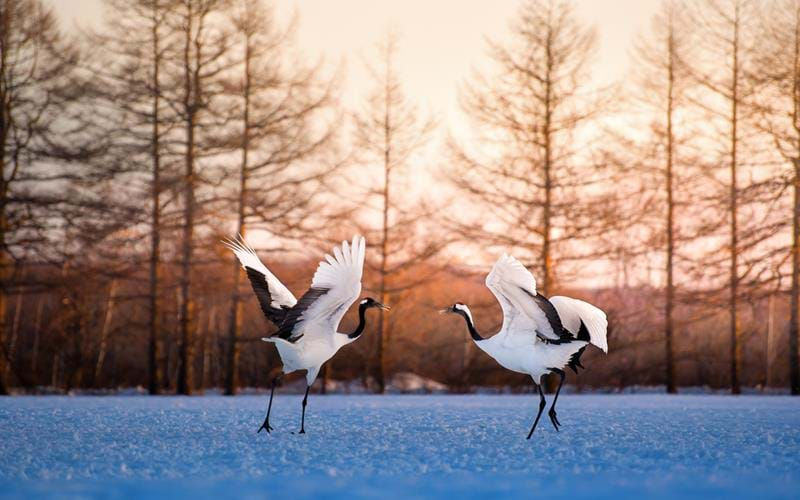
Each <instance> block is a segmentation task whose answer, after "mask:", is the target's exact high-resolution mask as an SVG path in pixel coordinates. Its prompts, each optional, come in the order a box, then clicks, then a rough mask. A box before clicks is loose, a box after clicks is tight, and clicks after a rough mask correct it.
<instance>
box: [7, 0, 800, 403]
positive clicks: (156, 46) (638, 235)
mask: <svg viewBox="0 0 800 500" xmlns="http://www.w3.org/2000/svg"><path fill="white" fill-rule="evenodd" d="M105 7H106V9H105V17H104V22H103V24H102V25H101V26H99V27H97V28H96V29H95V30H92V31H81V32H79V33H73V34H70V33H68V32H66V31H65V30H63V29H62V28H61V27H60V24H59V20H58V19H57V17H56V15H55V14H54V12H53V10H52V8H51V7H50V4H49V3H47V2H45V1H43V0H0V148H2V150H1V151H0V161H2V177H1V178H0V273H2V278H1V279H0V285H1V288H0V393H1V394H8V393H25V392H63V391H70V390H76V389H116V388H121V387H136V386H141V387H143V388H145V389H146V390H147V391H148V392H150V393H151V394H158V393H178V394H192V393H198V392H202V391H203V390H204V389H207V388H220V389H222V390H223V391H224V392H225V393H226V394H235V393H236V392H237V391H238V390H240V389H242V388H252V387H267V386H268V384H269V381H270V380H271V379H272V376H273V375H274V373H275V372H277V371H278V370H279V368H280V365H279V359H278V357H277V354H276V352H275V350H274V349H275V348H274V347H273V346H272V345H270V344H267V343H264V342H261V341H260V340H259V339H260V337H262V336H265V335H268V334H269V333H270V332H271V330H270V328H272V326H271V325H270V324H269V323H268V322H267V321H266V320H265V318H264V317H263V315H262V314H261V311H260V310H259V308H258V305H257V302H256V300H255V298H254V297H253V294H252V291H251V289H250V284H249V282H248V280H247V279H246V276H245V275H244V274H243V272H242V270H241V268H240V267H239V265H238V263H237V262H236V260H235V258H234V255H233V254H232V253H231V252H230V251H229V250H228V249H227V248H226V247H225V246H224V245H223V244H222V242H221V240H222V239H223V238H226V237H231V236H233V235H236V234H237V233H239V234H242V235H244V236H245V237H246V238H247V239H248V240H249V241H250V242H251V243H252V244H253V245H254V246H255V247H256V248H257V250H258V252H259V256H260V257H261V259H262V260H263V261H264V262H265V264H266V265H267V266H268V267H269V268H270V269H271V270H272V271H273V272H274V273H275V274H276V275H277V276H278V277H279V278H280V279H281V280H282V281H283V282H284V283H286V284H287V286H289V288H290V289H291V290H292V291H293V292H295V294H296V295H298V296H299V294H301V293H302V292H303V291H304V290H305V289H306V288H307V286H308V284H309V283H310V279H311V276H312V274H313V272H314V269H315V268H316V265H317V263H318V262H319V260H320V259H321V258H322V256H323V254H324V253H326V252H329V251H330V249H331V248H332V246H333V245H334V244H336V243H337V242H338V241H341V240H342V239H346V238H347V239H349V238H351V237H352V236H353V235H354V234H362V235H364V236H365V237H366V238H367V245H368V248H367V263H366V266H365V271H364V291H363V294H364V295H365V296H372V297H374V298H375V299H376V300H379V301H381V302H383V303H386V304H389V305H391V306H392V310H391V311H388V312H384V311H381V312H380V313H378V312H377V311H376V312H375V313H374V315H371V316H370V317H369V318H368V321H369V323H368V325H367V330H366V333H365V334H364V336H363V337H362V338H361V339H359V341H358V342H356V343H354V344H352V345H351V346H348V347H347V348H345V349H343V350H342V351H341V352H340V353H339V354H338V355H337V356H336V357H335V358H334V359H333V360H331V362H329V363H328V365H327V366H326V368H325V370H324V372H323V374H322V377H321V378H322V379H323V380H322V381H321V382H318V387H319V389H320V390H325V387H326V386H327V385H328V382H329V381H333V380H336V381H350V382H353V383H356V382H358V383H361V384H363V386H364V387H366V388H367V389H368V390H370V391H375V392H379V393H380V392H384V391H385V390H387V388H390V387H392V381H393V380H394V379H395V378H396V377H397V376H398V375H403V374H407V373H413V374H416V375H418V376H421V377H424V378H427V379H432V380H434V381H436V382H438V383H440V384H444V385H445V386H447V387H448V388H449V389H450V390H452V391H455V392H469V391H471V390H474V389H475V388H476V387H479V386H481V387H484V386H492V387H498V388H507V389H509V390H515V388H522V387H527V386H528V385H529V381H528V380H526V377H524V376H521V375H514V374H513V373H511V372H509V371H507V370H504V369H503V368H501V367H499V366H498V365H497V364H496V363H495V362H494V361H493V360H491V359H489V358H488V357H487V356H486V355H485V354H483V353H482V352H481V351H479V350H478V349H477V348H476V347H475V346H474V345H473V344H472V340H471V339H470V337H469V335H468V333H467V331H466V329H465V328H464V324H463V322H457V321H453V320H452V319H451V318H448V317H445V316H439V315H438V314H436V312H437V310H439V309H441V308H442V307H445V306H447V305H450V304H452V303H453V302H456V301H459V302H464V303H467V304H470V306H471V307H472V309H473V311H474V312H475V320H476V323H477V326H478V328H479V329H480V330H481V331H485V332H487V333H489V332H492V331H496V330H497V329H499V326H500V323H501V322H502V318H501V311H500V308H499V306H498V305H497V304H496V302H495V300H494V297H493V296H492V295H491V294H490V292H489V291H488V290H487V289H486V288H485V287H484V286H483V279H484V277H485V275H486V274H487V273H488V272H489V269H490V266H491V264H492V263H493V262H494V260H495V259H496V258H497V257H498V256H499V255H500V254H501V253H502V252H508V253H510V254H512V255H514V256H516V257H517V258H518V259H520V260H521V261H522V262H523V263H524V264H525V265H526V266H528V267H529V268H530V269H531V271H532V272H533V274H534V276H535V277H536V280H537V287H538V289H539V291H540V292H541V293H542V294H544V295H546V296H550V295H555V294H566V295H571V296H574V297H579V298H582V299H585V300H589V301H591V302H592V303H594V304H596V305H598V306H599V307H601V308H602V309H604V310H605V311H606V312H607V313H608V317H609V334H608V338H609V353H608V355H603V354H602V353H601V352H600V351H599V350H596V349H594V350H591V349H590V350H589V351H587V355H586V356H585V357H584V358H583V362H584V365H585V366H586V367H587V370H586V371H584V372H582V373H581V375H580V376H577V377H576V376H574V375H573V374H570V375H569V378H568V382H569V383H571V384H572V385H574V386H575V387H576V388H577V389H578V390H580V389H581V388H619V389H622V388H625V387H628V386H634V385H648V386H657V385H660V386H663V387H664V390H666V391H668V392H676V391H678V390H680V387H682V386H683V387H687V386H709V387H712V388H719V389H728V390H730V391H731V392H732V393H734V394H737V393H740V392H741V391H742V389H743V388H745V387H748V388H752V387H754V388H759V389H763V390H768V389H769V388H775V389H777V390H781V391H787V390H788V391H791V393H792V394H800V368H799V367H798V325H799V324H800V318H798V314H799V312H800V311H799V310H798V306H799V305H800V0H775V1H754V0H691V1H690V0H687V1H678V0H674V1H670V0H664V2H663V4H662V5H661V8H660V10H659V12H658V13H657V14H656V15H655V16H654V18H653V19H652V22H651V24H650V25H649V26H645V27H642V30H641V34H640V35H639V37H638V38H637V40H636V41H635V44H633V45H632V46H631V48H630V57H631V58H632V64H631V72H630V74H629V75H627V76H626V78H624V81H620V82H617V83H616V84H614V85H610V86H600V85H597V84H596V83H595V80H593V78H592V71H593V70H594V69H596V68H595V60H596V57H595V56H596V52H597V49H598V38H597V35H596V32H595V29H594V27H592V26H590V25H587V24H585V23H584V22H583V21H582V20H581V17H580V16H578V15H577V14H576V12H575V10H574V7H573V5H572V4H571V2H569V1H562V0H520V2H519V10H518V13H517V15H516V16H515V17H514V18H513V19H510V20H509V25H508V32H505V33H494V34H493V33H487V42H486V48H487V50H486V52H485V53H483V54H476V56H475V57H476V61H478V60H481V61H483V62H485V63H487V66H486V67H487V68H488V69H487V70H486V71H482V72H477V71H476V72H475V73H473V74H467V75H464V78H463V84H462V85H461V87H460V92H461V94H460V96H459V97H460V101H459V102H460V106H461V110H460V111H461V113H462V114H463V117H464V122H465V124H466V128H467V130H468V133H466V134H461V135H456V134H454V133H452V131H450V130H447V127H445V126H444V125H443V124H442V122H443V121H442V119H441V117H439V116H436V115H435V114H432V113H428V112H426V111H424V110H422V109H420V108H419V107H418V106H417V104H416V103H414V102H412V101H411V100H410V99H409V98H408V97H407V96H406V95H405V94H404V92H403V75H402V74H400V73H399V72H398V70H397V65H396V64H395V60H396V57H397V53H398V51H402V49H403V39H402V37H398V36H394V35H392V34H391V33H387V35H386V37H385V38H384V39H383V40H379V41H376V42H377V43H376V44H375V48H374V50H373V51H372V52H371V57H370V59H369V60H368V61H366V62H364V64H366V65H368V66H369V67H368V69H369V71H368V73H369V75H371V78H372V79H373V82H372V91H371V92H370V93H369V94H368V95H364V96H363V99H362V102H361V103H360V105H359V106H356V107H355V109H347V108H346V107H345V106H343V105H342V104H341V103H340V99H339V95H340V92H341V89H342V88H343V86H344V85H346V79H345V78H344V75H343V68H341V67H335V66H333V65H331V64H330V63H328V62H326V61H324V60H321V59H320V58H319V57H317V56H316V55H314V54H304V53H302V52H301V50H300V49H299V48H298V45H297V43H296V41H295V30H296V26H297V23H299V22H302V19H296V18H290V19H284V18H283V16H278V15H277V13H276V10H275V8H274V6H272V5H270V3H269V2H267V1H262V0H105ZM454 22H457V13H454ZM356 63H359V61H356ZM422 174H424V175H422ZM355 314H356V311H355V308H353V310H352V311H350V312H349V313H348V315H347V316H346V317H345V320H344V324H343V325H342V327H341V328H340V329H341V330H346V329H347V328H348V326H349V325H350V326H351V325H352V324H354V323H355V320H356V318H355ZM769 390H772V389H769Z"/></svg>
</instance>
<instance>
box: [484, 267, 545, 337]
mask: <svg viewBox="0 0 800 500" xmlns="http://www.w3.org/2000/svg"><path fill="white" fill-rule="evenodd" d="M486 286H487V287H488V288H489V290H491V291H492V293H493V294H494V296H495V297H497V301H498V302H500V306H501V307H502V308H503V327H502V329H501V332H506V333H507V334H509V335H511V336H513V337H516V338H517V339H520V338H526V339H527V340H528V341H531V340H535V339H536V334H537V333H539V334H541V335H543V336H545V337H548V338H557V335H556V334H555V333H554V332H553V329H552V328H551V327H550V323H549V322H548V321H547V316H546V315H545V313H544V311H542V310H541V309H540V308H539V307H538V306H537V305H536V303H535V302H534V301H533V299H532V297H533V296H535V295H536V280H535V279H534V277H533V275H532V274H531V272H530V271H528V270H527V269H526V268H525V266H523V265H522V263H521V262H520V261H518V260H517V259H515V258H514V257H512V256H511V255H508V254H503V255H502V256H500V258H499V259H497V262H496V263H495V264H494V266H493V267H492V271H491V272H490V273H489V275H488V276H487V277H486Z"/></svg>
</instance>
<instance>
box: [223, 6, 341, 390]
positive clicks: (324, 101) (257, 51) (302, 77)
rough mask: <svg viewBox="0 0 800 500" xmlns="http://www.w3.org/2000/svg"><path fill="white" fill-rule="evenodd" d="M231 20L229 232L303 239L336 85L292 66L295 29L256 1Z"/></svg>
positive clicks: (234, 307)
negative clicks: (234, 156)
mask: <svg viewBox="0 0 800 500" xmlns="http://www.w3.org/2000/svg"><path fill="white" fill-rule="evenodd" d="M231 20H232V22H233V25H234V28H235V33H236V37H237V39H238V41H237V49H238V50H240V51H241V54H240V56H238V64H237V66H236V67H235V68H234V71H235V74H236V76H235V77H234V81H233V83H232V85H231V88H230V92H231V95H232V96H235V99H236V100H238V104H237V105H236V106H235V114H236V116H237V119H236V120H235V122H236V123H237V124H238V126H239V127H240V131H237V133H235V136H234V138H233V139H232V142H233V143H234V144H235V145H236V148H237V149H238V150H239V152H240V153H241V160H240V162H239V165H238V171H237V176H236V177H237V180H238V185H237V186H236V188H235V189H234V190H233V193H234V196H232V197H231V198H230V201H232V202H233V203H234V204H235V206H236V230H237V232H238V233H239V234H241V235H245V233H246V232H247V230H248V229H249V227H250V226H252V227H254V228H256V229H260V230H263V231H266V232H267V233H269V234H271V235H274V236H277V237H280V238H282V239H283V241H286V240H288V239H294V238H301V237H304V236H309V234H310V233H311V232H312V231H313V230H314V229H316V227H317V225H318V224H319V223H320V222H321V220H324V218H323V217H322V215H321V214H322V210H318V209H319V208H320V206H319V203H318V202H317V201H316V200H315V198H316V197H317V196H318V195H320V194H321V193H323V192H324V190H325V182H326V178H327V177H328V176H329V175H331V174H332V173H333V172H335V171H336V170H337V168H338V166H339V164H340V163H339V162H338V161H335V160H334V161H332V162H331V161H328V160H330V158H329V157H328V155H329V154H330V153H331V152H332V146H333V141H332V139H333V137H334V133H333V130H334V129H333V126H332V123H330V122H332V120H331V118H332V116H333V115H332V113H331V111H332V106H331V104H332V102H331V92H332V89H333V86H334V83H335V81H334V80H330V81H325V80H324V79H323V78H322V76H321V75H320V66H319V65H316V66H310V67H308V66H305V65H303V64H300V63H298V59H299V54H297V53H296V52H297V51H296V49H295V47H294V44H293V43H292V36H293V34H294V30H295V26H296V24H295V23H294V22H291V23H290V24H289V25H288V26H286V27H285V28H283V27H280V26H279V25H278V23H277V22H276V20H275V13H274V10H273V8H272V7H268V6H265V5H264V4H263V2H262V1H261V0H238V1H237V2H235V4H234V10H233V14H232V18H231ZM331 157H335V154H334V155H332V156H331ZM315 219H316V220H315ZM309 226H310V227H311V228H313V229H312V230H309V229H308V227H309ZM233 268H234V269H233V270H234V273H233V294H232V301H231V311H230V321H229V324H228V343H229V348H228V355H227V358H228V359H227V365H226V378H225V393H226V394H234V393H235V392H236V388H237V386H238V369H239V368H238V367H239V336H240V332H241V327H242V303H241V300H240V295H239V282H240V278H239V277H240V275H241V270H240V266H239V263H238V262H237V261H236V259H234V264H233ZM248 288H249V287H248ZM246 293H247V294H248V296H249V294H250V293H251V292H250V291H249V290H248V291H247V292H246Z"/></svg>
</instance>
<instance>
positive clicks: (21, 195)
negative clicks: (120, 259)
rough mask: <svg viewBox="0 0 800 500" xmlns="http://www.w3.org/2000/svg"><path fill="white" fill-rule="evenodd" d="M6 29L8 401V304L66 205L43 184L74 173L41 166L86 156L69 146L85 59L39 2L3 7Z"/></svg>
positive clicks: (0, 20) (2, 78)
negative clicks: (24, 259)
mask: <svg viewBox="0 0 800 500" xmlns="http://www.w3.org/2000/svg"><path fill="white" fill-rule="evenodd" d="M0 27H1V28H0V162H1V163H0V166H1V167H2V169H1V170H2V175H0V351H2V352H0V394H5V393H6V392H7V384H6V380H5V374H6V373H7V370H6V362H7V361H8V353H7V352H6V348H5V334H6V300H7V295H8V293H9V285H10V283H11V282H12V278H13V275H14V268H15V261H16V259H18V258H20V257H21V254H22V253H26V250H27V249H28V248H29V247H30V246H31V245H33V244H34V243H35V242H41V241H44V240H46V238H47V237H48V235H47V233H46V228H45V226H46V225H47V224H45V220H46V219H45V216H44V213H43V211H51V210H52V209H53V208H54V207H55V206H56V205H58V204H59V202H60V201H63V197H61V196H59V195H57V194H56V193H54V192H53V190H52V189H46V188H45V187H44V186H45V184H42V183H44V182H50V186H52V185H53V184H54V183H58V182H60V181H67V180H69V179H70V178H71V176H72V174H73V173H71V172H69V171H67V170H65V169H62V168H53V165H52V164H51V165H50V168H43V167H42V165H41V162H42V161H44V160H48V159H49V160H51V161H52V160H60V159H69V158H76V157H78V156H79V151H73V150H72V149H71V148H68V147H67V146H66V145H65V144H68V141H69V137H70V136H71V135H72V132H73V129H72V128H71V127H70V125H69V121H68V120H69V119H70V118H71V112H69V111H68V108H69V106H70V104H71V103H72V102H73V100H74V94H73V93H70V91H69V90H70V88H71V86H72V85H73V84H75V83H76V82H75V81H74V80H73V77H74V76H75V71H76V67H77V61H78V52H77V50H76V48H75V47H74V45H73V44H72V43H70V42H68V41H67V40H66V39H65V38H64V37H63V36H62V35H61V33H60V32H59V30H58V23H57V20H56V18H55V15H54V14H53V12H52V10H51V9H49V8H47V7H45V5H44V4H43V3H42V2H41V1H39V0H4V1H3V2H0ZM77 87H78V88H80V85H77ZM34 213H35V214H36V215H34ZM51 221H52V219H51ZM50 223H53V222H50ZM15 248H16V250H17V252H16V255H15Z"/></svg>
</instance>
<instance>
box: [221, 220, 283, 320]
mask: <svg viewBox="0 0 800 500" xmlns="http://www.w3.org/2000/svg"><path fill="white" fill-rule="evenodd" d="M223 243H224V244H225V246H227V247H228V248H230V249H231V250H232V251H233V253H234V254H236V258H237V259H239V262H240V263H241V264H242V269H244V268H247V267H249V268H252V269H255V270H256V271H258V272H260V273H261V274H263V275H264V277H265V278H266V280H267V286H268V287H269V294H270V299H271V305H272V307H274V308H276V309H280V308H281V307H293V306H294V305H295V304H297V299H296V298H295V296H294V295H293V294H292V292H290V291H289V289H288V288H286V286H285V285H284V284H283V283H281V282H280V280H279V279H278V278H277V277H276V276H275V275H274V274H272V273H271V272H270V270H269V269H267V266H265V265H264V263H263V262H261V259H259V258H258V255H256V251H255V250H254V249H253V247H251V246H250V245H249V244H248V243H247V241H245V239H244V238H243V237H242V235H238V237H237V239H235V240H232V239H227V240H224V241H223Z"/></svg>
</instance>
